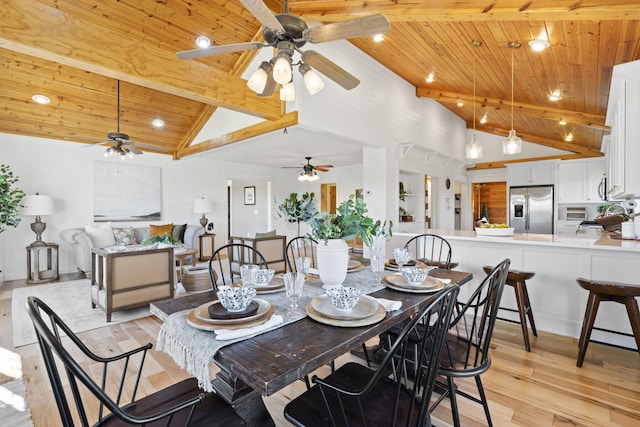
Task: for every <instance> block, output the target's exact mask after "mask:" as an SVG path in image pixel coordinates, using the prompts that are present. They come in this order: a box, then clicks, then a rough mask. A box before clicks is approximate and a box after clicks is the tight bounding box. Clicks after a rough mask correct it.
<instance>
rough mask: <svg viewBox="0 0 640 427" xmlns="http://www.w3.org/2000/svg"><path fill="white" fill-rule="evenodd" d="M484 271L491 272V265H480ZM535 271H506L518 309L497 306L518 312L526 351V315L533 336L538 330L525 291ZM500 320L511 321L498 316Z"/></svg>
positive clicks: (527, 331)
mask: <svg viewBox="0 0 640 427" xmlns="http://www.w3.org/2000/svg"><path fill="white" fill-rule="evenodd" d="M482 269H483V270H484V272H485V273H487V274H489V273H491V270H493V267H490V266H484V267H482ZM535 274H536V273H532V272H529V271H518V270H509V272H508V273H507V282H506V284H507V285H510V286H511V287H513V290H514V291H515V294H516V304H517V306H518V309H517V310H515V309H513V308H505V307H499V308H500V309H501V310H507V311H513V312H514V313H518V314H519V315H520V322H515V323H520V326H521V327H522V337H523V338H524V347H525V349H526V350H527V351H531V345H530V344H529V330H528V329H527V317H528V318H529V323H530V324H531V332H533V336H536V337H537V336H538V332H537V331H536V324H535V322H534V321H533V311H531V302H530V301H529V293H528V292H527V283H526V281H527V280H529V279H531V278H532V277H533V276H535ZM499 319H501V320H506V321H509V322H512V320H510V319H504V318H499Z"/></svg>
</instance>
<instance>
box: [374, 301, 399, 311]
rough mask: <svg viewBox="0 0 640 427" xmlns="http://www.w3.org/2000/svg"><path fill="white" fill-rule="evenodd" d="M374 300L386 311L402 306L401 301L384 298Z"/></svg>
mask: <svg viewBox="0 0 640 427" xmlns="http://www.w3.org/2000/svg"><path fill="white" fill-rule="evenodd" d="M376 301H378V302H379V303H380V305H382V306H383V307H384V308H385V309H386V310H387V311H394V310H400V307H402V301H393V300H390V299H385V298H376Z"/></svg>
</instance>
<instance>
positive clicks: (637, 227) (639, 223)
mask: <svg viewBox="0 0 640 427" xmlns="http://www.w3.org/2000/svg"><path fill="white" fill-rule="evenodd" d="M633 231H634V232H635V233H636V238H640V215H639V216H637V217H635V218H633Z"/></svg>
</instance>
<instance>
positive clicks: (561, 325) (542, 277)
mask: <svg viewBox="0 0 640 427" xmlns="http://www.w3.org/2000/svg"><path fill="white" fill-rule="evenodd" d="M423 232H426V233H432V234H437V235H440V236H442V237H444V238H445V239H447V241H448V242H449V243H450V244H451V248H452V258H451V260H452V261H453V262H457V263H459V266H458V267H457V268H458V269H460V270H464V271H468V272H471V273H473V276H474V278H475V279H474V280H475V281H476V282H477V283H479V282H480V280H482V278H483V277H484V276H485V274H484V272H483V270H482V267H483V266H485V265H492V266H495V265H497V264H498V263H499V262H500V261H502V260H503V259H505V258H509V259H510V260H511V269H516V270H523V271H532V272H535V274H536V275H535V277H533V278H532V279H531V280H529V281H527V289H528V291H529V297H530V299H531V306H532V310H533V315H534V318H535V322H536V327H537V329H539V330H543V331H548V332H553V333H556V334H561V335H566V336H571V337H575V338H578V337H579V336H580V328H581V327H582V319H583V317H584V311H585V307H586V305H587V296H588V292H586V291H585V290H584V289H582V288H580V286H579V285H578V284H577V283H576V279H577V278H578V277H584V278H587V279H596V280H607V281H615V282H623V283H629V284H638V285H640V274H638V273H639V272H640V241H636V240H620V239H616V238H614V237H615V236H612V235H610V234H607V233H604V234H602V235H588V236H566V235H547V234H520V233H516V234H514V235H513V236H510V237H488V236H477V235H476V233H475V232H474V231H461V230H426V231H421V230H420V231H419V230H416V232H415V233H408V232H403V233H396V234H394V235H393V237H392V238H391V240H390V241H389V242H388V243H387V246H386V252H387V256H389V257H390V256H391V252H392V251H393V248H396V247H401V246H403V245H404V244H405V243H406V242H407V241H408V240H409V239H410V238H411V237H413V236H414V235H416V234H419V233H423ZM472 288H473V286H469V287H467V289H464V290H463V292H461V296H460V298H461V299H464V298H465V297H466V295H468V292H470V290H471V289H472ZM501 306H503V307H511V308H515V306H516V304H515V297H514V293H513V292H511V291H510V289H507V290H506V291H505V293H504V295H503V298H502V304H501ZM500 316H501V317H505V318H511V319H514V320H515V319H516V318H517V314H515V313H510V312H507V311H504V310H503V311H501V313H500ZM595 327H598V328H603V329H608V330H613V331H620V332H624V333H628V334H631V325H630V323H629V319H628V317H627V312H626V310H625V308H624V306H622V305H620V304H617V303H613V302H603V303H601V304H600V308H599V310H598V316H597V318H596V323H595ZM591 338H592V340H597V341H602V342H606V343H611V344H615V345H621V346H625V347H629V348H634V349H635V348H636V344H635V340H634V339H633V337H631V336H624V335H618V334H613V333H610V332H603V331H599V330H596V329H594V330H593V333H592V335H591ZM532 351H535V337H532ZM577 352H578V347H577V345H576V356H577Z"/></svg>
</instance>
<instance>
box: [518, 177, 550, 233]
mask: <svg viewBox="0 0 640 427" xmlns="http://www.w3.org/2000/svg"><path fill="white" fill-rule="evenodd" d="M509 199H510V200H509V226H510V227H514V228H515V232H516V233H535V234H553V185H542V186H532V187H511V188H510V189H509Z"/></svg>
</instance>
